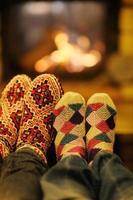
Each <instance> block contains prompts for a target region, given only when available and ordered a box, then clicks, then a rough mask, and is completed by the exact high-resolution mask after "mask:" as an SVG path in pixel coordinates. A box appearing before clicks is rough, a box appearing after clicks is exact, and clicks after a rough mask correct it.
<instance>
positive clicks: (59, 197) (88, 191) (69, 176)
mask: <svg viewBox="0 0 133 200" xmlns="http://www.w3.org/2000/svg"><path fill="white" fill-rule="evenodd" d="M41 186H42V190H43V193H44V199H45V200H69V199H70V200H72V199H79V200H89V199H95V195H94V192H93V189H92V186H91V172H90V170H89V168H88V164H87V162H86V161H85V160H84V159H82V158H80V157H78V156H74V155H73V156H68V157H66V158H64V159H62V160H61V161H59V162H58V163H57V164H56V165H55V166H53V167H52V168H51V169H49V171H48V172H47V173H45V174H44V176H43V177H42V179H41Z"/></svg>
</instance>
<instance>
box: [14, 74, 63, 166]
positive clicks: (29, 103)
mask: <svg viewBox="0 0 133 200" xmlns="http://www.w3.org/2000/svg"><path fill="white" fill-rule="evenodd" d="M62 94H63V89H62V87H61V84H60V83H59V81H58V79H57V78H56V77H55V76H54V75H52V74H42V75H40V76H38V77H37V78H35V79H34V80H33V82H32V84H31V87H30V88H29V90H28V92H27V95H26V96H25V98H24V108H23V115H22V120H21V126H20V131H19V137H18V141H17V151H21V150H23V149H25V148H28V149H31V150H32V151H34V152H35V153H36V154H37V155H38V156H39V157H41V158H42V159H43V160H44V161H45V162H46V153H47V150H48V148H49V147H50V144H51V143H52V141H53V139H54V138H53V134H52V133H53V132H52V114H53V109H54V107H55V105H56V104H57V102H58V101H59V100H60V98H61V96H62Z"/></svg>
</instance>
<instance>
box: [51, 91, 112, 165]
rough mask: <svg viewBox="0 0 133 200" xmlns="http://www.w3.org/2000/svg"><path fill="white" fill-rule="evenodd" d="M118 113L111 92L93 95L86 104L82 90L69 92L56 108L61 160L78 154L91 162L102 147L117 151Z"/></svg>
mask: <svg viewBox="0 0 133 200" xmlns="http://www.w3.org/2000/svg"><path fill="white" fill-rule="evenodd" d="M115 115H116V107H115V105H114V103H113V101H112V99H111V98H110V97H109V96H108V95H107V94H104V93H97V94H94V95H92V96H91V97H90V98H89V99H88V101H87V105H86V104H85V100H84V98H83V97H82V96H81V95H80V94H79V93H74V92H67V93H65V94H64V96H63V97H62V98H61V99H60V101H59V102H58V103H57V105H56V107H55V109H54V123H53V127H54V128H55V130H56V132H57V135H56V138H55V148H56V155H57V160H60V159H62V158H64V157H66V156H68V155H78V156H81V157H83V158H86V159H87V161H88V163H89V162H90V161H92V160H93V158H94V156H95V155H96V154H97V152H99V151H100V150H105V151H109V152H113V144H114V128H115Z"/></svg>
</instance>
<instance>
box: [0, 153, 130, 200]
mask: <svg viewBox="0 0 133 200" xmlns="http://www.w3.org/2000/svg"><path fill="white" fill-rule="evenodd" d="M0 161H1V164H2V166H1V176H0V200H41V199H43V200H44V199H45V200H95V199H96V200H133V174H132V173H131V172H129V171H128V169H126V168H125V167H124V165H123V163H122V162H121V160H120V158H119V157H118V156H117V155H115V154H110V153H107V152H99V153H98V154H97V155H96V157H95V159H94V162H93V164H92V166H91V168H90V167H88V164H87V162H86V161H85V160H84V159H82V158H80V157H78V156H69V157H66V158H64V159H62V160H61V161H59V162H58V163H57V164H56V165H55V166H53V167H51V168H50V169H49V170H48V171H47V166H46V165H44V163H42V161H41V160H40V159H39V158H38V157H36V155H35V154H34V153H32V152H30V151H29V150H27V151H23V152H16V153H12V154H10V155H9V157H8V158H6V159H5V160H4V161H3V163H2V160H0ZM43 174H44V175H43ZM42 175H43V176H42ZM41 177H42V178H41ZM40 178H41V185H40ZM41 188H42V189H41Z"/></svg>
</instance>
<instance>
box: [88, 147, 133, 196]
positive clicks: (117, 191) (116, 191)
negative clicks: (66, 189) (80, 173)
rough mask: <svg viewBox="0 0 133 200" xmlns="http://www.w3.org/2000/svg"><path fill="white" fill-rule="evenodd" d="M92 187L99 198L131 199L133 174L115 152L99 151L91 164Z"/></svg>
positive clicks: (132, 194)
mask: <svg viewBox="0 0 133 200" xmlns="http://www.w3.org/2000/svg"><path fill="white" fill-rule="evenodd" d="M92 173H93V183H92V184H93V188H94V189H95V193H96V194H97V199H100V200H133V174H132V173H131V172H130V171H129V170H128V169H127V168H126V167H124V165H123V163H122V161H121V160H120V158H119V157H118V156H117V155H115V154H110V153H107V152H102V151H101V152H99V153H98V154H97V155H96V157H95V159H94V162H93V165H92Z"/></svg>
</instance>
